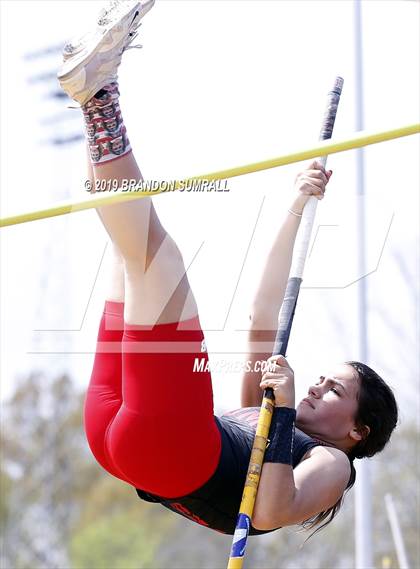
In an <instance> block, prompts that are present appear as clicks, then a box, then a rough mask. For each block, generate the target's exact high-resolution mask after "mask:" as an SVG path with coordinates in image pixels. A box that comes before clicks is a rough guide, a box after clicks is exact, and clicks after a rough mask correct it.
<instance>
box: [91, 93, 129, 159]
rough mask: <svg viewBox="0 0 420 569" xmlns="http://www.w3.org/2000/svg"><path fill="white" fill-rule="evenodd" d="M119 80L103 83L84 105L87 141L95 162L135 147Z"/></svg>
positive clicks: (122, 154)
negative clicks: (124, 117) (123, 108)
mask: <svg viewBox="0 0 420 569" xmlns="http://www.w3.org/2000/svg"><path fill="white" fill-rule="evenodd" d="M119 95H120V93H119V91H118V84H117V83H110V84H109V85H105V86H104V87H102V88H101V89H100V90H99V91H98V92H97V93H96V94H95V96H94V97H92V99H90V100H89V101H88V102H87V103H86V104H85V105H83V107H82V110H83V115H84V118H85V123H86V133H87V143H88V147H89V153H90V157H91V161H92V163H93V164H102V163H105V162H109V161H110V160H115V159H116V158H119V157H120V156H124V155H125V154H128V152H130V151H131V145H130V141H129V140H128V137H127V134H126V133H127V131H126V128H125V125H124V121H123V118H122V114H121V109H120V105H119Z"/></svg>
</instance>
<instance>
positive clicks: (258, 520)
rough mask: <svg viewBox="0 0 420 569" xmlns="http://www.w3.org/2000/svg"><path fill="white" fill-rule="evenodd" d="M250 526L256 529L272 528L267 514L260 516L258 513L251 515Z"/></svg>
mask: <svg viewBox="0 0 420 569" xmlns="http://www.w3.org/2000/svg"><path fill="white" fill-rule="evenodd" d="M251 523H252V527H253V528H254V529H256V530H258V531H269V530H271V529H274V526H273V524H272V522H271V520H270V519H269V518H268V516H262V515H260V514H254V515H253V516H252V520H251Z"/></svg>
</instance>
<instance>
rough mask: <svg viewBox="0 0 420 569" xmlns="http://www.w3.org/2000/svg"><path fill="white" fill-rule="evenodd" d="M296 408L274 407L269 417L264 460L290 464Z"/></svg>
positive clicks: (291, 460)
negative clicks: (269, 423)
mask: <svg viewBox="0 0 420 569" xmlns="http://www.w3.org/2000/svg"><path fill="white" fill-rule="evenodd" d="M295 420H296V409H289V408H287V407H282V408H279V407H276V408H275V409H274V411H273V417H272V419H271V425H270V432H269V434H268V438H269V443H268V446H267V449H266V451H265V455H264V462H276V463H282V464H290V465H291V464H292V462H293V456H292V452H293V440H294V432H295Z"/></svg>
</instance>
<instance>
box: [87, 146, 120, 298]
mask: <svg viewBox="0 0 420 569" xmlns="http://www.w3.org/2000/svg"><path fill="white" fill-rule="evenodd" d="M87 179H88V180H90V182H91V187H92V188H94V187H95V183H94V172H93V167H92V164H91V162H90V156H89V151H88V156H87ZM96 211H97V212H98V214H99V217H101V214H100V211H99V210H96ZM107 253H108V259H107V261H108V267H107V269H108V285H107V291H106V293H105V298H106V300H111V301H113V302H124V298H125V295H124V260H123V257H122V255H121V253H120V251H119V250H118V248H117V246H116V245H115V243H114V242H113V241H111V243H110V247H109V248H108V251H107Z"/></svg>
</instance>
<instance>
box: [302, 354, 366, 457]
mask: <svg viewBox="0 0 420 569" xmlns="http://www.w3.org/2000/svg"><path fill="white" fill-rule="evenodd" d="M359 389H360V380H359V377H358V374H357V372H356V371H355V370H354V369H353V368H352V367H351V366H350V365H348V364H341V365H337V366H335V367H334V368H333V369H332V370H330V371H329V372H328V373H327V374H326V375H325V376H321V377H320V378H319V379H318V380H317V381H316V382H314V384H313V385H311V386H310V388H309V391H308V395H307V397H305V399H303V400H302V401H301V402H300V403H299V405H298V406H297V409H296V411H297V415H296V426H297V427H298V428H299V429H301V430H302V431H304V432H305V433H307V434H309V435H312V436H314V437H315V438H319V439H321V440H323V441H325V442H329V443H331V444H333V445H334V446H336V447H337V448H341V449H342V450H348V449H349V448H351V447H352V446H354V445H355V444H357V442H358V441H359V440H360V438H361V435H360V433H359V431H358V429H357V428H356V424H355V416H356V413H357V409H358V395H359Z"/></svg>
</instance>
